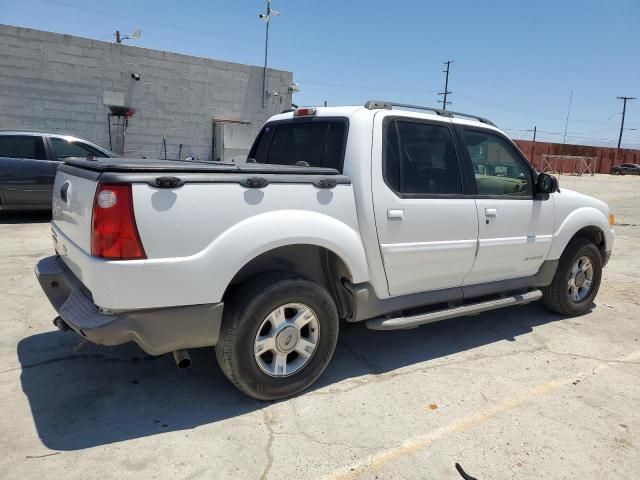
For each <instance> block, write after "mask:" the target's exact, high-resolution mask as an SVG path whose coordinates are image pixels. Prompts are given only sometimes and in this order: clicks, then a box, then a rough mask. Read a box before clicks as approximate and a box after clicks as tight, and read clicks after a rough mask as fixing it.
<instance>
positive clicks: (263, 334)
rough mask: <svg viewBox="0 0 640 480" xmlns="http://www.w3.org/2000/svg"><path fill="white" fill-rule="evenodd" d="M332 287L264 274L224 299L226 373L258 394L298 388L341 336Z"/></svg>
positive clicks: (273, 395)
mask: <svg viewBox="0 0 640 480" xmlns="http://www.w3.org/2000/svg"><path fill="white" fill-rule="evenodd" d="M338 326H339V321H338V312H337V309H336V306H335V303H334V301H333V299H332V298H331V296H330V295H329V293H328V292H327V291H326V289H324V288H323V287H321V286H320V285H318V284H316V283H314V282H311V281H309V280H306V279H303V278H299V277H283V276H279V277H276V278H274V276H273V275H270V276H264V277H260V278H258V279H256V280H254V281H251V282H249V283H247V284H245V285H243V286H242V287H240V288H239V289H238V290H237V291H236V292H235V293H234V294H233V295H232V296H231V298H230V299H229V301H228V302H227V303H226V305H225V313H224V318H223V322H222V328H221V331H220V339H219V342H218V345H217V346H216V357H217V359H218V364H219V365H220V368H221V369H222V371H223V372H224V374H225V375H226V377H227V378H228V379H229V380H230V381H231V382H232V383H233V384H234V385H235V386H236V387H238V388H239V389H240V390H241V391H242V392H244V393H246V394H247V395H250V396H252V397H254V398H257V399H259V400H275V399H278V398H283V397H287V396H290V395H293V394H295V393H298V392H300V391H302V390H304V389H305V388H307V387H308V386H309V385H311V384H312V383H313V382H315V381H316V380H317V379H318V377H319V376H320V375H321V374H322V372H323V371H324V369H325V368H326V367H327V365H328V364H329V361H330V360H331V357H332V355H333V352H334V350H335V346H336V342H337V339H338Z"/></svg>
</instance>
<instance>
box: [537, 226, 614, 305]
mask: <svg viewBox="0 0 640 480" xmlns="http://www.w3.org/2000/svg"><path fill="white" fill-rule="evenodd" d="M601 278H602V256H601V255H600V250H598V247H597V246H596V245H594V244H593V242H590V241H589V240H587V239H584V238H577V239H574V240H572V241H571V242H570V243H569V245H568V246H567V248H566V249H565V251H564V252H563V254H562V256H561V257H560V262H559V263H558V269H557V270H556V274H555V276H554V277H553V281H552V282H551V285H549V286H547V287H544V288H543V289H542V293H543V297H542V301H543V302H544V304H545V305H546V306H547V308H549V309H550V310H552V311H554V312H556V313H560V314H562V315H568V316H576V315H582V314H583V313H585V312H587V311H588V310H589V308H590V307H591V304H592V303H593V299H594V298H595V297H596V295H597V294H598V289H599V288H600V280H601Z"/></svg>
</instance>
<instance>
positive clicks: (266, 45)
mask: <svg viewBox="0 0 640 480" xmlns="http://www.w3.org/2000/svg"><path fill="white" fill-rule="evenodd" d="M271 15H273V16H278V15H280V12H278V11H276V10H272V9H271V0H267V10H266V13H261V14H260V15H258V17H260V19H262V20H263V21H264V23H265V24H266V26H267V28H266V31H265V38H264V69H263V71H262V108H265V107H266V106H267V59H268V57H269V23H270V20H271Z"/></svg>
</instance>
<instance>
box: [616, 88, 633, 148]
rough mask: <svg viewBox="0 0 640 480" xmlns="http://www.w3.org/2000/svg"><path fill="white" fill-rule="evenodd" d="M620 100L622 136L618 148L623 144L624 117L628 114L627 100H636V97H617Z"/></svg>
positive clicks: (619, 138)
mask: <svg viewBox="0 0 640 480" xmlns="http://www.w3.org/2000/svg"><path fill="white" fill-rule="evenodd" d="M617 98H618V100H622V102H623V103H622V123H621V124H620V136H619V137H618V148H620V144H621V143H622V131H623V130H624V116H625V115H626V114H627V100H635V99H636V97H617Z"/></svg>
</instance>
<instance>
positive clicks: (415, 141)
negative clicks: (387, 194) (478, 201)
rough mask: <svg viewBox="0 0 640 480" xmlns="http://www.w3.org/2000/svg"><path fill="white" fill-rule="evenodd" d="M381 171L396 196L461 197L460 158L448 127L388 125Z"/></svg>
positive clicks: (395, 122) (411, 123)
mask: <svg viewBox="0 0 640 480" xmlns="http://www.w3.org/2000/svg"><path fill="white" fill-rule="evenodd" d="M382 168H383V177H384V180H385V182H386V183H387V185H388V186H389V187H390V188H391V190H393V191H394V192H396V194H400V195H418V196H420V195H456V194H462V178H461V174H460V165H459V163H458V156H457V155H456V150H455V147H454V143H453V138H452V137H451V131H450V129H449V127H448V126H446V125H433V124H429V123H423V122H419V121H410V120H392V121H390V122H388V123H387V126H386V135H385V150H384V155H383V161H382Z"/></svg>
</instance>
